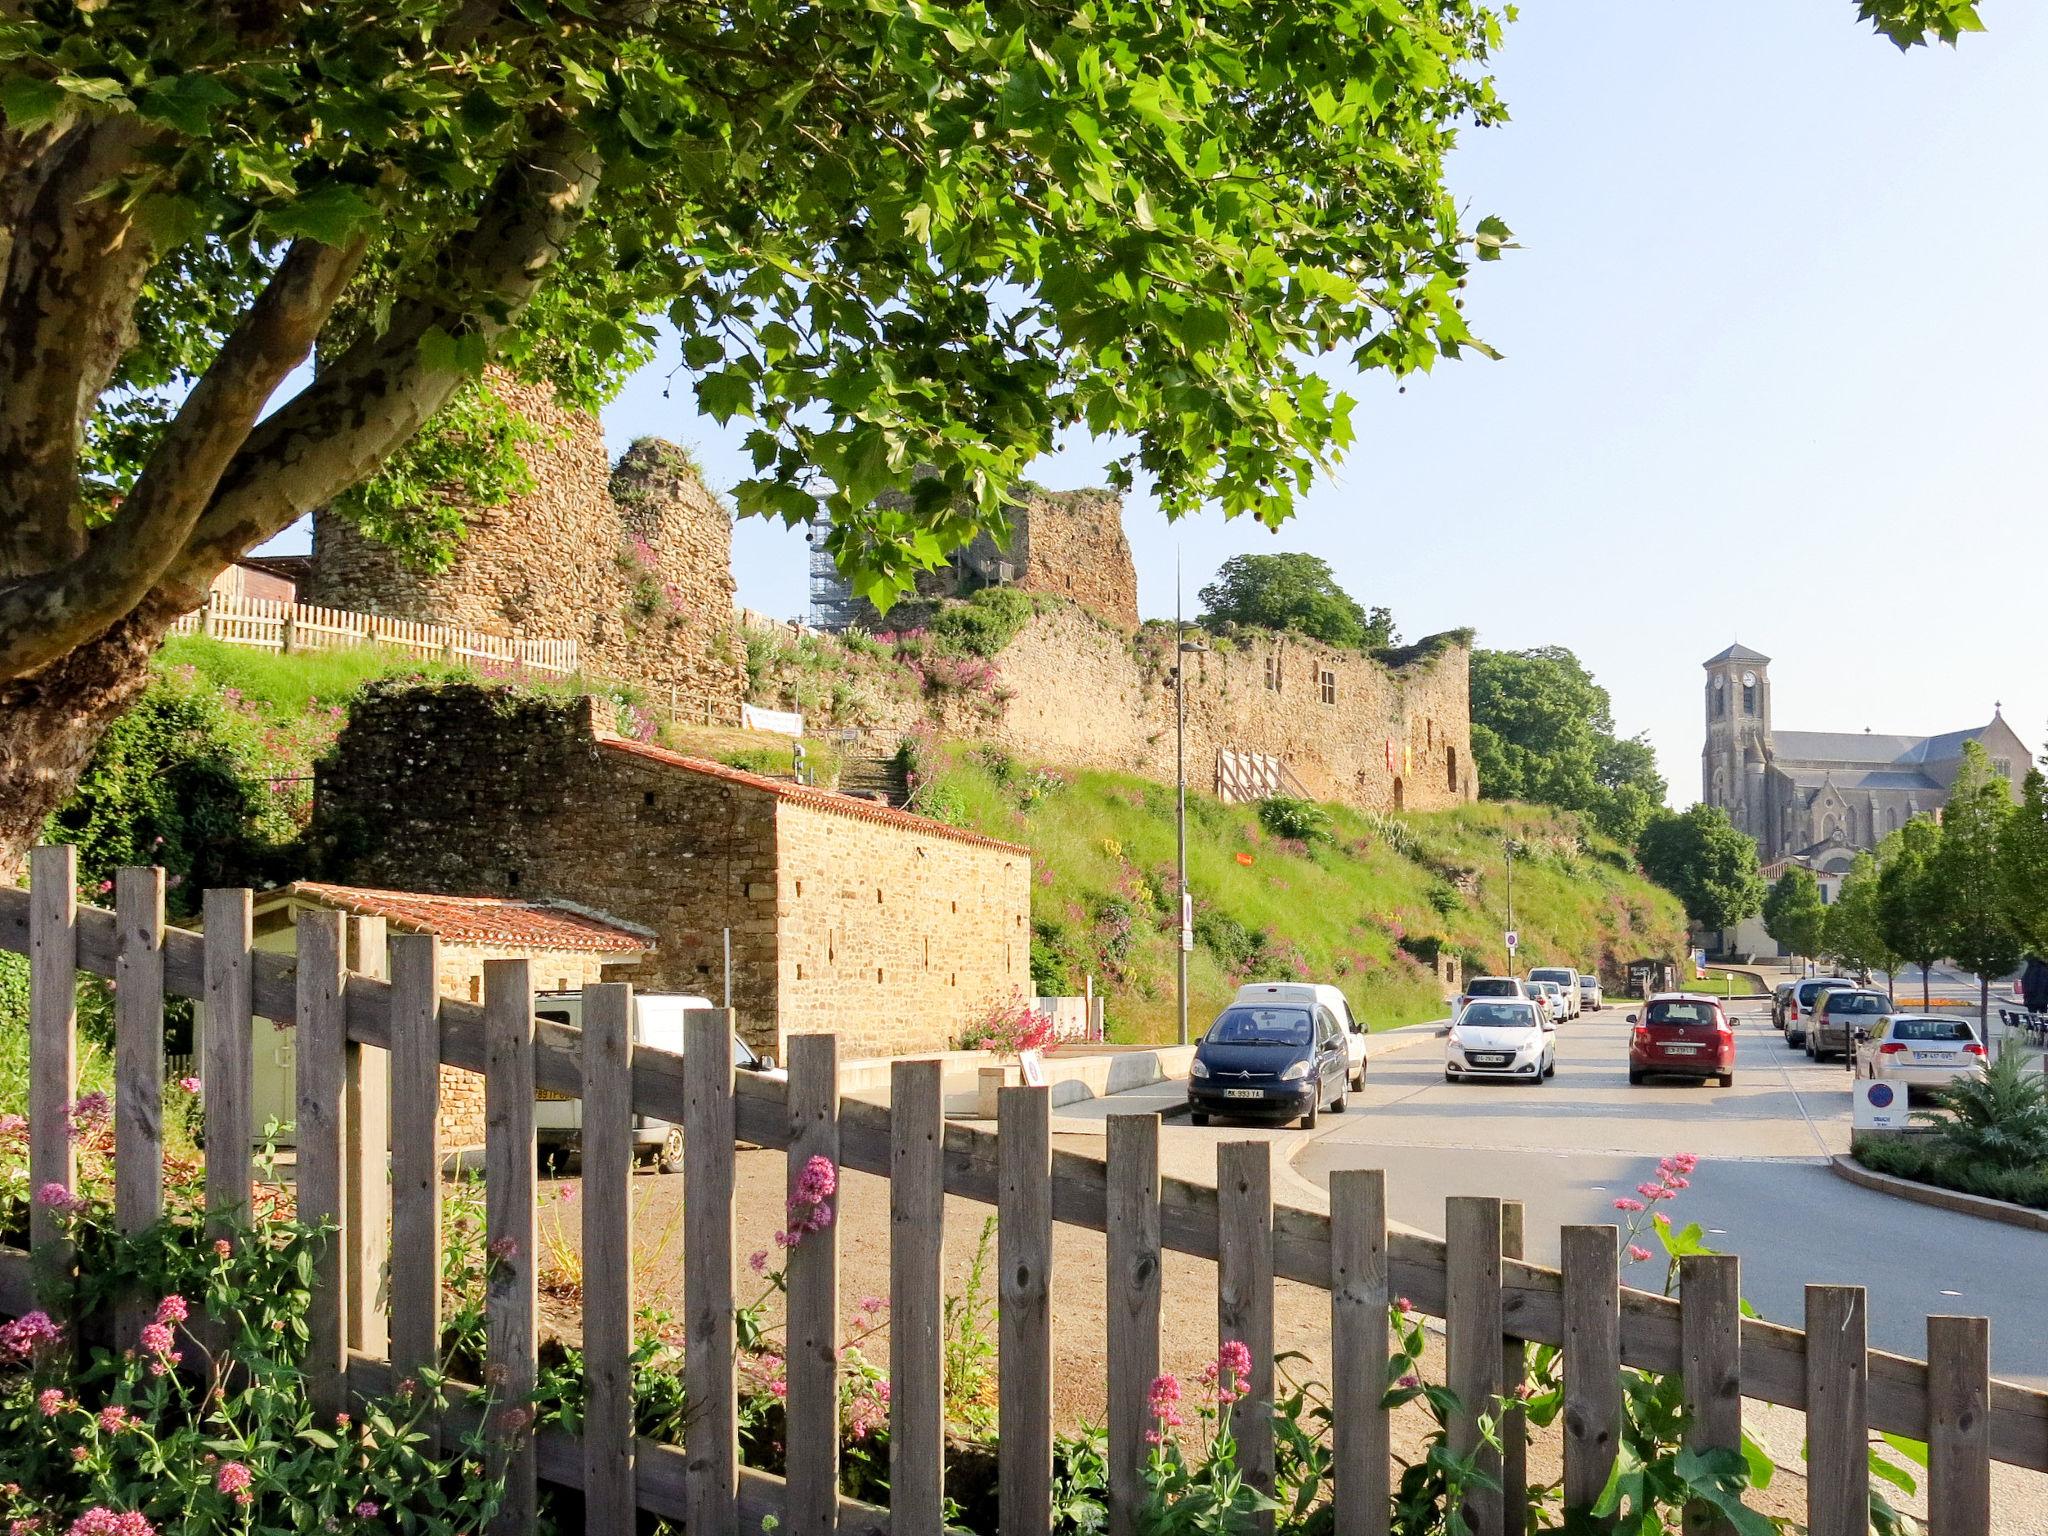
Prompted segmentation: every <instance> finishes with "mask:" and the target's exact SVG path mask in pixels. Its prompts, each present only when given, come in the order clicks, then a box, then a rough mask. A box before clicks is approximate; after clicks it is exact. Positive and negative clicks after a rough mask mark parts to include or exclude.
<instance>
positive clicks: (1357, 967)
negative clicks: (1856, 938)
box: [923, 748, 1685, 1041]
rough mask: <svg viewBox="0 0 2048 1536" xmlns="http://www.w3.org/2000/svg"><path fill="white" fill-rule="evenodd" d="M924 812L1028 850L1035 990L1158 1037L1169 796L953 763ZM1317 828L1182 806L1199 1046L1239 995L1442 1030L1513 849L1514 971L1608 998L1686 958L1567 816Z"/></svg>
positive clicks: (1083, 777) (1169, 866) (966, 754)
mask: <svg viewBox="0 0 2048 1536" xmlns="http://www.w3.org/2000/svg"><path fill="white" fill-rule="evenodd" d="M923 803H924V804H925V807H926V808H927V809H929V810H931V811H933V812H935V813H937V814H941V815H943V816H945V817H946V818H947V819H949V820H954V821H957V822H960V823H961V824H963V825H967V826H972V827H974V828H976V829H977V830H980V831H983V832H986V833H988V834H989V835H991V836H998V837H1004V838H1008V839H1010V840H1013V841H1017V842H1022V843H1025V844H1028V845H1029V846H1030V848H1031V849H1032V859H1033V882H1034V884H1033V889H1032V927H1033V944H1032V966H1033V972H1034V975H1035V977H1036V980H1037V982H1038V984H1039V986H1040V987H1041V989H1042V990H1045V991H1047V992H1052V993H1065V992H1078V991H1080V990H1081V987H1082V982H1083V978H1084V976H1087V975H1093V976H1094V978H1095V985H1096V987H1097V989H1098V990H1100V991H1102V992H1103V993H1105V995H1106V998H1107V1002H1106V1004H1105V1012H1106V1015H1107V1018H1108V1020H1109V1022H1110V1030H1111V1036H1112V1038H1114V1039H1119V1040H1130V1041H1156V1040H1164V1039H1168V1038H1171V1036H1172V1034H1173V1030H1174V1025H1175V1004H1174V944H1175V922H1174V904H1175V876H1174V817H1173V789H1172V786H1170V785H1164V784H1157V783H1153V782H1151V781H1150V780H1146V779H1140V778H1135V777H1131V776H1127V775H1121V774H1113V773H1094V772H1084V773H1066V772H1062V771H1059V770H1056V769H1048V768H1044V767H1038V766H1033V765H1029V764H1025V763H1021V762H1018V761H1016V760H1014V759H1012V758H1011V757H1010V756H1009V755H1008V754H1006V753H1003V752H1000V751H997V750H993V749H989V748H956V749H953V750H952V751H951V752H949V753H948V754H947V756H946V759H945V765H944V766H943V768H942V769H941V770H940V771H939V773H938V775H937V777H936V780H935V781H934V782H933V783H932V784H931V785H930V786H929V788H928V789H927V791H926V798H925V800H924V802H923ZM1324 810H1325V811H1326V813H1327V818H1328V826H1327V834H1326V835H1325V836H1323V837H1316V838H1310V839H1306V840H1304V839H1301V838H1289V837H1283V836H1279V835H1277V834H1276V833H1274V832H1273V831H1271V830H1269V829H1268V828H1267V827H1266V826H1265V825H1263V824H1262V822H1261V818H1260V815H1259V812H1258V809H1257V808H1256V807H1253V806H1240V805H1225V804H1222V803H1221V802H1219V801H1216V800H1214V799H1211V798H1209V797H1208V796H1206V795H1190V796H1189V798H1188V880H1189V886H1190V889H1191V892H1192V894H1193V897H1194V908H1195V934H1196V943H1195V949H1194V953H1193V954H1192V955H1190V956H1189V966H1188V991H1189V1014H1190V1017H1191V1021H1192V1023H1193V1025H1194V1027H1195V1028H1196V1029H1200V1028H1201V1027H1202V1026H1203V1025H1205V1024H1206V1023H1207V1022H1208V1020H1209V1018H1210V1017H1212V1016H1213V1015H1214V1013H1215V1012H1216V1010H1217V1009H1218V1008H1219V1007H1220V1006H1221V1005H1222V1004H1223V1003H1224V1002H1226V1001H1227V1000H1228V999H1229V997H1230V995H1231V994H1232V992H1233V991H1234V990H1235V989H1236V987H1237V986H1238V985H1240V984H1241V983H1242V982H1245V981H1251V980H1272V979H1278V978H1301V979H1313V980H1317V981H1330V982H1334V983H1336V984H1337V985H1338V986H1341V987H1342V988H1344V990H1345V992H1346V995H1347V996H1348V997H1349V998H1350V999H1351V1004H1352V1007H1353V1009H1354V1010H1355V1011H1356V1012H1357V1013H1359V1015H1360V1016H1361V1017H1363V1018H1364V1019H1365V1020H1366V1021H1367V1023H1368V1025H1369V1026H1370V1027H1372V1028H1374V1029H1388V1028H1393V1027H1395V1026H1398V1025H1402V1024H1412V1023H1417V1022H1421V1021H1423V1020H1427V1019H1432V1018H1437V1017H1440V1016H1441V1015H1442V1012H1443V1006H1442V1005H1443V988H1442V987H1441V986H1440V984H1439V983H1438V981H1437V976H1436V971H1435V968H1434V965H1433V964H1432V963H1431V962H1432V961H1433V959H1434V957H1435V956H1436V954H1437V953H1438V951H1439V950H1446V951H1449V952H1451V953H1454V954H1457V955H1459V956H1460V957H1461V958H1462V959H1463V960H1464V962H1465V965H1466V969H1467V973H1468V974H1469V973H1471V972H1473V971H1475V970H1484V971H1497V970H1499V969H1500V968H1501V967H1502V966H1503V965H1504V964H1505V963H1506V956H1505V954H1504V953H1503V952H1502V949H1501V934H1502V930H1503V927H1504V925H1505V921H1506V878H1505V873H1504V866H1503V859H1502V847H1503V843H1504V841H1505V840H1506V839H1508V838H1514V839H1517V840H1519V841H1520V842H1521V843H1523V844H1524V845H1525V848H1526V852H1525V853H1523V854H1522V855H1520V856H1518V857H1517V859H1516V861H1515V923H1516V927H1517V928H1518V929H1519V931H1520V933H1521V936H1522V951H1521V954H1520V956H1519V961H1520V964H1521V966H1522V967H1524V968H1526V967H1527V966H1530V965H1542V964H1546V963H1550V964H1568V965H1577V966H1579V967H1581V968H1584V967H1586V966H1589V965H1593V966H1598V967H1599V969H1600V971H1601V973H1602V974H1603V975H1604V976H1607V977H1608V978H1609V979H1610V980H1613V979H1616V978H1617V977H1618V973H1619V970H1620V968H1621V966H1622V965H1624V964H1625V963H1626V962H1627V961H1629V960H1631V959H1636V958H1639V957H1642V956H1646V955H1649V956H1657V957H1660V958H1671V957H1676V956H1678V955H1681V954H1683V953H1684V950H1685V929H1684V918H1683V914H1682V912H1681V910H1680V908H1679V905H1678V902H1677V900H1676V899H1675V898H1674V897H1672V896H1671V895H1670V894H1669V893H1668V892H1666V891H1664V890H1662V889H1660V888H1659V887H1657V886H1655V885H1652V884H1651V883H1650V882H1649V881H1648V880H1646V879H1644V878H1643V877H1642V876H1640V875H1638V874H1636V873H1635V872H1634V871H1633V869H1632V868H1631V867H1630V861H1629V860H1628V859H1627V857H1626V856H1625V855H1624V854H1622V853H1621V851H1620V850H1619V849H1616V848H1614V847H1613V846H1611V845H1608V844H1605V843H1603V842H1602V841H1601V840H1600V839H1598V838H1597V837H1594V836H1592V835H1591V834H1590V833H1588V832H1587V831H1586V830H1585V829H1584V828H1583V827H1582V826H1581V824H1580V823H1579V821H1578V818H1576V817H1574V816H1570V815H1566V814H1562V813H1557V812H1552V811H1548V810H1545V809H1541V808H1538V807H1532V806H1523V805H1513V804H1502V803H1498V802H1486V803H1483V804H1478V805H1469V806H1464V807H1461V808H1460V809H1457V810H1453V811H1444V812H1435V813H1417V814H1409V815H1403V816H1377V815H1373V814H1370V813H1361V812H1357V811H1352V810H1349V809H1346V808H1344V807H1341V806H1328V807H1324Z"/></svg>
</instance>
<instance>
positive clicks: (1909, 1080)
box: [1853, 1013, 1989, 1099]
mask: <svg viewBox="0 0 2048 1536" xmlns="http://www.w3.org/2000/svg"><path fill="white" fill-rule="evenodd" d="M1988 1063H1989V1058H1988V1057H1987V1056H1986V1054H1985V1051H1984V1042H1983V1041H1981V1040H1979V1039H1978V1038H1977V1026H1976V1025H1975V1024H1973V1023H1971V1022H1970V1021H1969V1020H1968V1019H1963V1018H1957V1017H1955V1016H1954V1015H1951V1014H1937V1013H1890V1014H1886V1015H1885V1016H1884V1017H1883V1018H1880V1019H1878V1020H1877V1021H1876V1022H1875V1023H1874V1024H1872V1025H1871V1027H1870V1028H1868V1029H1866V1030H1861V1031H1859V1032H1858V1036H1857V1040H1856V1058H1855V1061H1854V1064H1853V1065H1854V1067H1855V1071H1856V1075H1857V1076H1858V1077H1869V1078H1875V1079H1877V1080H1878V1081H1880V1082H1886V1083H1897V1084H1898V1085H1899V1086H1901V1087H1903V1088H1904V1089H1905V1090H1906V1096H1907V1098H1908V1099H1910V1098H1911V1097H1912V1096H1913V1095H1914V1094H1915V1093H1922V1092H1925V1093H1933V1092H1936V1091H1937V1090H1939V1089H1942V1088H1946V1087H1948V1086H1949V1085H1950V1084H1952V1083H1954V1082H1956V1081H1957V1080H1958V1079H1959V1078H1964V1077H1972V1076H1975V1075H1976V1074H1978V1073H1980V1072H1982V1071H1983V1070H1984V1069H1985V1067H1986V1065H1988Z"/></svg>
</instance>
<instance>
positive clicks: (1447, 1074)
mask: <svg viewBox="0 0 2048 1536" xmlns="http://www.w3.org/2000/svg"><path fill="white" fill-rule="evenodd" d="M1457 1080H1458V1074H1457V1073H1455V1072H1453V1071H1452V1070H1451V1069H1450V1068H1449V1067H1445V1068H1444V1081H1445V1082H1447V1083H1455V1082H1456V1081H1457Z"/></svg>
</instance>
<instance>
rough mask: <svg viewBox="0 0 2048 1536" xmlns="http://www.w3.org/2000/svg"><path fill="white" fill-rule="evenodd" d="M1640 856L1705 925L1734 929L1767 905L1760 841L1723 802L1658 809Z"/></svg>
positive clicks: (1655, 877)
mask: <svg viewBox="0 0 2048 1536" xmlns="http://www.w3.org/2000/svg"><path fill="white" fill-rule="evenodd" d="M1637 856H1638V857H1639V858H1641V859H1642V861H1643V870H1644V872H1645V873H1647V874H1648V875H1649V877H1650V878H1651V879H1652V880H1655V881H1656V882H1657V883H1658V884H1659V885H1661V886H1663V887H1664V888H1665V889H1666V890H1668V891H1671V892H1673V893H1674V894H1675V895H1676V896H1677V897H1678V899H1679V900H1680V901H1681V902H1683V903H1684V904H1685V910H1686V915H1687V916H1689V917H1690V918H1691V919H1692V920H1693V922H1694V923H1695V924H1696V925H1697V926H1699V927H1701V928H1708V929H1715V930H1719V929H1724V928H1733V927H1734V926H1735V925H1736V924H1737V923H1739V922H1741V921H1742V920H1743V919H1744V918H1745V917H1754V916H1755V915H1756V914H1757V912H1758V911H1760V910H1761V909H1762V907H1763V902H1764V879H1763V876H1762V875H1760V874H1758V873H1757V861H1756V843H1755V841H1754V840H1753V839H1752V838H1750V836H1749V835H1748V834H1747V833H1745V832H1742V831H1740V830H1739V829H1737V827H1736V826H1735V824H1734V823H1733V822H1731V821H1730V820H1729V819H1728V813H1727V812H1726V811H1724V810H1722V809H1721V808H1720V807H1719V806H1718V805H1695V806H1693V807H1692V808H1691V809H1689V810H1686V811H1683V812H1679V811H1664V810H1660V811H1658V812H1657V814H1655V815H1654V816H1652V817H1651V818H1650V820H1649V824H1648V825H1647V826H1645V827H1644V828H1643V835H1642V840H1641V842H1640V843H1638V844H1637Z"/></svg>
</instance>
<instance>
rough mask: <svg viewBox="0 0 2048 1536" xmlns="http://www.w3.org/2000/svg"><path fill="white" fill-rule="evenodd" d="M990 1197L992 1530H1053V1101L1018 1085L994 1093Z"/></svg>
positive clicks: (1008, 1535)
mask: <svg viewBox="0 0 2048 1536" xmlns="http://www.w3.org/2000/svg"><path fill="white" fill-rule="evenodd" d="M996 1105H997V1113H996V1138H997V1145H998V1146H999V1148H1000V1149H1001V1180H1002V1182H1001V1187H1000V1189H999V1191H998V1195H997V1200H996V1269H997V1273H998V1279H997V1289H996V1295H997V1307H998V1314H999V1315H998V1318H997V1324H996V1328H997V1341H996V1348H997V1371H998V1383H997V1414H998V1416H999V1424H1000V1433H1001V1437H1002V1438H1001V1444H1000V1445H999V1446H998V1447H997V1451H996V1457H997V1472H996V1482H997V1490H996V1504H997V1523H998V1525H999V1527H1000V1528H1001V1530H1002V1532H1003V1536H1047V1533H1049V1532H1050V1531H1051V1529H1052V1285H1051V1268H1052V1221H1053V1212H1052V1100H1051V1098H1050V1096H1049V1095H1048V1093H1047V1091H1046V1090H1045V1089H1044V1088H1034V1087H1030V1086H1027V1085H1020V1086H1018V1087H1014V1088H1005V1089H1003V1090H1002V1092H1001V1094H1000V1095H999V1096H998V1098H997V1101H996Z"/></svg>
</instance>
